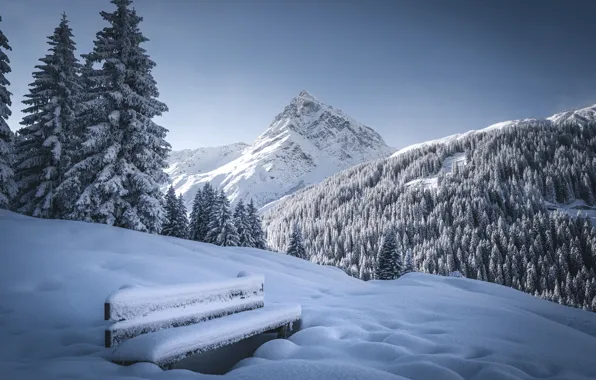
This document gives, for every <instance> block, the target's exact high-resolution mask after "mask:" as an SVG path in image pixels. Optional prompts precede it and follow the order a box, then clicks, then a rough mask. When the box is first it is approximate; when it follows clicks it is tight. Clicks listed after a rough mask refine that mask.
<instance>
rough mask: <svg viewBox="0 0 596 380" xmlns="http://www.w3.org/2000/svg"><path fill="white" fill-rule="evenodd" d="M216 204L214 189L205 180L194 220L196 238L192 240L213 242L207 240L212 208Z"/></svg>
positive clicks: (216, 198)
mask: <svg viewBox="0 0 596 380" xmlns="http://www.w3.org/2000/svg"><path fill="white" fill-rule="evenodd" d="M217 205H218V197H217V194H216V192H215V189H214V188H213V186H211V184H209V182H207V183H206V184H205V185H204V186H203V190H202V191H201V202H200V207H199V211H198V214H197V216H196V221H195V223H196V235H195V236H196V238H195V239H194V240H197V241H203V242H206V243H214V242H213V241H209V224H210V223H211V220H212V217H213V210H214V208H215V207H216V206H217Z"/></svg>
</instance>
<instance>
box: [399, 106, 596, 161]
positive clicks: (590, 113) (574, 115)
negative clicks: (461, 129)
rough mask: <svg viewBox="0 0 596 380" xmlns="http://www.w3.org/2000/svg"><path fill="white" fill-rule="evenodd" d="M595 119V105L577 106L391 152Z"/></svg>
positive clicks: (403, 151)
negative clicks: (507, 129) (479, 136)
mask: <svg viewBox="0 0 596 380" xmlns="http://www.w3.org/2000/svg"><path fill="white" fill-rule="evenodd" d="M593 120H596V105H592V106H590V107H586V108H579V109H576V110H571V111H566V112H561V113H557V114H554V115H552V116H550V117H547V118H546V119H522V120H509V121H502V122H500V123H496V124H493V125H490V126H488V127H486V128H483V129H478V130H472V131H468V132H465V133H458V134H455V135H450V136H447V137H443V138H440V139H436V140H429V141H425V142H422V143H417V144H413V145H409V146H407V147H405V148H402V149H400V150H398V151H397V152H395V153H393V156H397V155H400V154H402V153H405V152H409V151H411V150H413V149H417V148H422V147H424V146H430V145H436V144H447V143H450V142H453V141H456V140H460V139H463V138H466V137H469V136H470V135H473V134H477V133H486V132H491V131H495V130H499V129H503V128H509V127H523V126H531V125H536V124H537V123H540V124H543V125H553V124H562V123H565V122H573V123H576V124H580V125H581V124H583V123H587V122H590V121H593Z"/></svg>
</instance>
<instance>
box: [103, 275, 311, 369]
mask: <svg viewBox="0 0 596 380" xmlns="http://www.w3.org/2000/svg"><path fill="white" fill-rule="evenodd" d="M263 283H264V278H263V276H260V275H246V274H244V273H243V272H241V273H239V274H238V277H237V278H234V279H230V280H226V281H219V282H211V283H197V284H183V285H172V286H163V287H155V288H146V287H127V288H122V289H120V290H118V291H116V292H114V293H112V294H111V295H109V296H108V298H107V299H106V302H105V305H104V308H105V319H106V320H111V321H115V323H114V324H112V325H111V326H109V327H108V329H107V330H106V331H105V346H106V347H108V348H110V347H113V349H112V353H111V360H112V361H113V362H115V363H118V364H123V365H129V364H133V363H138V362H151V363H155V364H157V365H159V366H160V367H162V368H169V367H170V366H171V365H172V364H173V363H175V362H177V361H179V360H182V359H184V358H186V357H188V356H191V355H194V354H197V353H200V352H204V351H209V350H212V349H215V348H218V347H222V346H225V345H228V344H232V343H235V342H238V341H240V340H242V339H245V338H248V337H251V336H253V335H257V334H260V333H265V332H267V333H270V332H275V333H277V334H278V337H280V338H287V337H288V335H289V333H290V332H292V330H293V329H294V328H295V323H296V322H299V321H300V318H301V312H302V309H301V306H300V305H298V304H284V305H267V306H265V303H264V299H263V292H264V287H263Z"/></svg>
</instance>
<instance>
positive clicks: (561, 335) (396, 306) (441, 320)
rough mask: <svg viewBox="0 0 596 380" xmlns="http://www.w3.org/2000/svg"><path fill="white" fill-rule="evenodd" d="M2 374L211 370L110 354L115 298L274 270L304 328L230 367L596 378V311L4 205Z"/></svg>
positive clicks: (244, 372) (370, 375) (369, 375)
mask: <svg viewBox="0 0 596 380" xmlns="http://www.w3.org/2000/svg"><path fill="white" fill-rule="evenodd" d="M0 234H2V236H0V239H1V240H0V241H2V248H0V259H1V262H2V265H1V266H0V377H1V378H3V379H11V380H13V379H15V380H20V379H36V380H37V379H44V380H45V379H108V378H109V379H117V380H124V379H160V380H161V379H164V380H168V379H203V378H211V377H212V376H208V375H201V374H198V373H194V372H190V371H187V370H171V371H162V370H161V369H159V368H158V367H157V366H155V365H153V364H148V363H143V364H136V365H133V366H130V367H121V366H118V365H116V364H113V363H110V362H109V361H107V360H106V359H105V358H104V357H107V355H108V353H109V352H110V351H109V350H110V349H106V348H104V347H103V331H104V329H105V327H106V326H107V325H108V324H109V323H110V322H107V321H104V320H103V302H104V300H105V298H106V296H107V295H108V294H110V293H111V292H113V291H114V290H117V289H119V288H120V287H121V286H122V285H125V284H138V285H145V286H151V285H166V284H181V283H196V282H200V281H212V280H223V279H228V278H232V277H235V276H236V274H237V273H238V272H239V271H241V270H246V271H249V272H252V273H260V274H263V275H264V276H265V302H266V304H269V303H272V304H275V303H279V302H297V303H300V304H301V305H302V316H303V324H302V330H301V331H299V332H297V333H296V334H294V335H293V336H292V337H291V338H290V339H288V340H279V339H275V340H272V341H269V342H267V343H265V344H264V345H262V346H261V347H260V348H259V349H258V350H257V351H256V353H255V357H253V358H249V359H246V360H244V361H242V362H241V363H239V364H238V365H237V367H236V368H235V369H234V370H232V371H231V372H229V373H228V374H227V375H226V376H225V377H226V378H230V379H300V380H305V379H317V380H318V379H400V378H409V379H420V380H422V379H424V380H426V379H478V380H480V379H482V380H490V379H536V378H541V379H594V378H596V361H595V360H594V354H595V353H596V314H594V313H589V312H586V311H582V310H578V309H572V308H568V307H564V306H560V305H557V304H554V303H550V302H547V301H544V300H541V299H537V298H534V297H532V296H530V295H527V294H524V293H521V292H518V291H516V290H512V289H508V288H505V287H502V286H499V285H494V284H489V283H483V282H478V281H474V280H468V279H462V278H453V277H439V276H431V275H425V274H418V273H414V274H408V275H406V276H404V277H403V278H401V279H399V280H395V281H383V282H381V281H372V282H362V281H360V280H357V279H354V278H351V277H348V276H347V275H345V274H344V273H343V272H342V271H341V270H339V269H337V268H331V267H326V266H319V265H315V264H312V263H309V262H305V261H302V260H299V259H296V258H293V257H288V256H286V255H283V254H278V253H271V252H265V251H259V250H255V249H247V248H220V247H215V246H212V245H208V244H201V243H195V242H190V241H184V240H179V239H175V238H167V237H161V236H154V235H148V234H143V233H137V232H133V231H128V230H123V229H119V228H114V227H109V226H105V225H93V224H87V223H82V222H70V221H49V220H40V219H33V218H29V217H24V216H21V215H17V214H14V213H10V212H7V211H0Z"/></svg>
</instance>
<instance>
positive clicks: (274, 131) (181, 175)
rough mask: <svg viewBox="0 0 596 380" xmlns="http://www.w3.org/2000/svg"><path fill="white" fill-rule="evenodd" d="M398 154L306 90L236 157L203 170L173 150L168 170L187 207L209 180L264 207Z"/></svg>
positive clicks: (232, 195) (367, 129) (227, 193)
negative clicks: (356, 168)
mask: <svg viewBox="0 0 596 380" xmlns="http://www.w3.org/2000/svg"><path fill="white" fill-rule="evenodd" d="M394 150H395V149H393V148H390V147H388V146H387V145H386V144H385V142H384V141H383V139H382V137H381V136H380V135H379V134H378V133H376V132H375V131H374V130H372V129H371V128H369V127H367V126H365V125H363V124H361V123H359V122H357V121H355V120H354V119H352V118H350V117H349V116H347V115H346V114H344V113H343V112H342V111H340V110H337V109H334V108H333V107H331V106H328V105H326V104H324V103H322V102H320V101H319V100H317V99H316V98H315V97H314V96H312V95H311V94H309V93H308V92H306V91H302V92H301V93H300V94H299V95H298V96H297V97H295V98H294V99H292V101H291V102H290V104H289V105H288V106H286V107H285V109H284V110H283V112H281V113H280V114H279V115H277V116H276V117H275V119H274V120H273V122H272V123H271V125H270V126H269V127H268V128H267V130H266V131H265V132H264V133H263V134H261V135H260V136H259V137H257V139H256V140H255V141H254V142H253V143H252V144H251V145H250V146H248V147H245V149H244V150H242V152H241V153H239V154H238V152H237V155H238V156H237V157H235V159H233V160H230V161H227V162H226V163H224V164H222V165H220V166H218V167H213V168H211V170H210V171H207V172H205V171H203V170H201V171H197V170H189V169H187V168H188V166H191V164H190V163H192V162H193V159H192V158H190V159H187V160H186V161H185V162H186V164H183V163H180V162H179V161H178V160H179V159H180V158H179V157H182V156H184V157H188V155H182V154H180V153H179V152H174V153H173V155H172V157H171V158H170V160H169V163H170V168H169V169H168V172H169V174H170V177H171V179H172V182H173V184H174V187H175V188H176V190H177V192H178V193H181V194H183V195H184V198H185V200H186V202H187V206H188V207H189V206H190V203H191V201H192V199H193V198H194V195H195V194H196V191H197V189H198V188H199V187H202V186H203V184H204V183H205V182H210V183H211V184H212V185H214V186H216V187H221V188H222V189H223V190H224V191H225V192H226V195H227V196H228V197H229V198H230V199H231V200H232V201H233V202H234V201H236V200H239V199H244V200H248V199H250V198H253V199H254V201H255V204H256V205H257V206H263V205H265V204H267V203H269V202H272V201H275V200H277V199H279V198H281V197H283V196H284V195H287V194H290V193H292V192H294V191H296V190H299V189H301V188H303V187H305V186H308V185H310V184H313V183H316V182H320V181H321V180H323V179H324V178H326V177H329V176H331V175H333V174H335V173H337V172H339V171H341V170H344V169H347V168H349V167H351V166H354V165H357V164H360V163H362V162H365V161H370V160H374V159H378V158H383V157H387V156H389V155H390V154H391V153H392V152H393V151H394ZM198 166H199V167H201V168H203V166H201V165H198ZM191 168H192V166H191Z"/></svg>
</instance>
